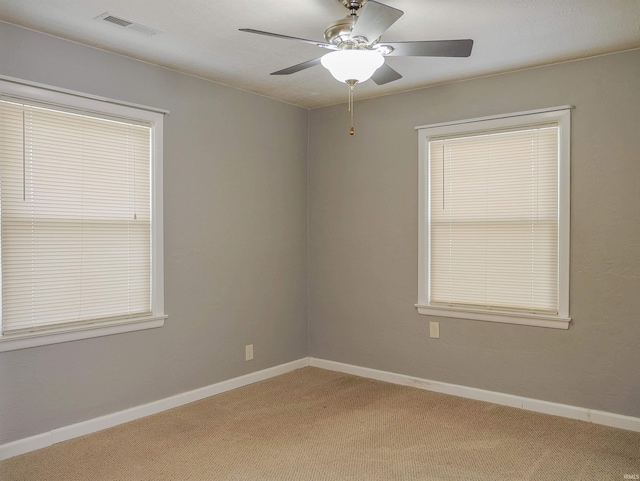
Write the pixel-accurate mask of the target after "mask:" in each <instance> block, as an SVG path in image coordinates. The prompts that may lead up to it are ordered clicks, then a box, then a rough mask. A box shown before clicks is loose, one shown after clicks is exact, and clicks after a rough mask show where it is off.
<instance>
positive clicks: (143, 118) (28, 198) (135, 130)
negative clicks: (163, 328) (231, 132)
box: [0, 81, 165, 350]
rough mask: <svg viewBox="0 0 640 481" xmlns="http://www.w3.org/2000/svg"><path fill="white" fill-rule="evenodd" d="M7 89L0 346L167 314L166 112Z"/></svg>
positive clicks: (0, 180) (0, 181)
mask: <svg viewBox="0 0 640 481" xmlns="http://www.w3.org/2000/svg"><path fill="white" fill-rule="evenodd" d="M0 88H1V90H0V92H2V94H1V96H0V258H1V269H2V270H1V276H2V296H1V302H2V309H1V315H0V325H1V327H2V331H1V332H2V334H1V336H0V350H12V349H20V348H23V347H32V346H36V345H42V344H49V343H53V342H63V341H68V340H75V339H80V338H85V337H95V336H98V335H106V334H114V333H118V332H125V331H131V330H140V329H146V328H151V327H159V326H160V325H162V324H163V323H164V318H165V316H164V313H163V300H162V296H163V280H162V229H161V220H162V217H161V216H162V197H161V195H162V184H161V182H162V178H161V172H162V171H161V165H162V164H161V153H162V149H161V138H162V137H161V136H162V114H160V113H155V112H150V111H145V110H141V109H137V108H132V107H127V106H123V105H115V104H112V103H105V102H99V101H97V100H92V99H88V98H81V97H79V96H77V95H75V96H74V95H70V94H66V93H61V92H53V91H50V90H44V89H39V88H36V87H33V86H26V85H20V84H16V83H12V82H4V81H1V82H0Z"/></svg>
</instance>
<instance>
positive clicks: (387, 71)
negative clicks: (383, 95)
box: [371, 63, 402, 85]
mask: <svg viewBox="0 0 640 481" xmlns="http://www.w3.org/2000/svg"><path fill="white" fill-rule="evenodd" d="M401 78H402V75H400V74H399V73H398V72H396V71H395V70H393V69H392V68H391V67H389V66H388V65H387V64H386V63H383V64H382V67H380V68H379V69H378V70H376V71H375V72H374V73H373V76H372V77H371V80H373V81H374V82H375V83H376V84H378V85H384V84H388V83H389V82H393V81H394V80H398V79H401Z"/></svg>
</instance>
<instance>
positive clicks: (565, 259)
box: [415, 105, 572, 329]
mask: <svg viewBox="0 0 640 481" xmlns="http://www.w3.org/2000/svg"><path fill="white" fill-rule="evenodd" d="M571 109H572V107H571V106H567V105H565V106H561V107H553V108H548V109H539V110H532V111H527V112H516V113H510V114H504V115H496V116H490V117H481V118H474V119H469V120H462V121H454V122H445V123H440V124H431V125H425V126H421V127H416V130H418V151H419V152H418V154H419V174H418V175H419V202H418V237H419V245H418V303H417V304H415V307H416V308H417V310H418V312H419V313H420V314H424V315H429V316H439V317H453V318H460V319H470V320H478V321H489V322H502V323H508V324H521V325H527V326H539V327H549V328H556V329H568V328H569V323H570V322H571V318H570V317H569V249H570V243H569V237H570V232H569V231H570V177H569V174H570V159H571V151H570V132H571V123H570V119H571V116H570V112H571ZM548 122H557V123H558V126H559V143H558V314H557V315H538V314H529V313H526V314H525V313H521V312H502V311H495V310H488V309H487V310H484V309H467V308H461V307H443V306H432V305H430V300H429V292H430V286H429V273H430V262H431V260H430V251H431V249H430V246H429V239H430V232H429V228H430V192H429V185H430V182H429V172H430V169H429V140H430V139H431V138H432V137H440V138H441V137H442V136H447V135H460V134H466V133H473V132H477V131H486V130H493V129H503V128H514V127H515V128H517V127H521V126H526V125H531V124H540V123H548Z"/></svg>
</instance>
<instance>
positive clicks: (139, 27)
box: [95, 12, 162, 37]
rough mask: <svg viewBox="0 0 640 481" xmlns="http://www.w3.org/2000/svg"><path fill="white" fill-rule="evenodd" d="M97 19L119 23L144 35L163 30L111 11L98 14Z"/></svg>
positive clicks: (155, 33)
mask: <svg viewBox="0 0 640 481" xmlns="http://www.w3.org/2000/svg"><path fill="white" fill-rule="evenodd" d="M95 19H96V20H103V21H105V22H109V23H112V24H114V25H118V26H119V27H124V28H126V29H128V30H133V31H135V32H138V33H141V34H143V35H147V36H149V37H150V36H151V35H157V34H159V33H162V31H161V30H158V29H157V28H153V27H149V26H148V25H144V24H142V23H138V22H134V21H133V20H127V19H126V18H122V17H120V16H118V15H114V14H112V13H110V12H104V13H103V14H102V15H98V16H97V17H96V18H95Z"/></svg>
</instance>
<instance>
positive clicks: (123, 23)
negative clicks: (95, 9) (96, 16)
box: [102, 15, 133, 27]
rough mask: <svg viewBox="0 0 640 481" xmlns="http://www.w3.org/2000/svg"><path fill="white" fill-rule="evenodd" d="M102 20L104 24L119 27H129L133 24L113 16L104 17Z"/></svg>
mask: <svg viewBox="0 0 640 481" xmlns="http://www.w3.org/2000/svg"><path fill="white" fill-rule="evenodd" d="M102 20H104V21H105V22H111V23H115V24H116V25H120V26H121V27H128V26H129V25H133V22H129V21H128V20H125V19H124V18H118V17H114V16H113V15H109V16H107V17H104V18H103V19H102Z"/></svg>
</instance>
